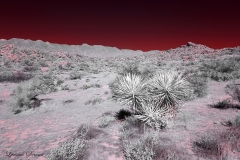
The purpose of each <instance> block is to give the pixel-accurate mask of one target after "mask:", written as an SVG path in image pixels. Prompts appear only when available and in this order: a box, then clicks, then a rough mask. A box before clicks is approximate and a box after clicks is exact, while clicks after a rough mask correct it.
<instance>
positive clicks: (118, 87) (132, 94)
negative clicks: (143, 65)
mask: <svg viewBox="0 0 240 160" xmlns="http://www.w3.org/2000/svg"><path fill="white" fill-rule="evenodd" d="M112 91H113V97H114V98H115V99H117V100H120V101H121V102H122V103H123V104H127V105H130V106H131V109H132V110H133V111H134V112H135V113H136V112H137V111H138V110H139V109H140V108H141V106H142V102H143V101H144V100H145V99H146V95H147V86H146V83H145V82H144V81H143V78H142V77H141V76H140V75H136V74H131V73H127V74H125V75H123V76H121V77H119V78H117V80H116V82H115V83H114V84H113V85H112Z"/></svg>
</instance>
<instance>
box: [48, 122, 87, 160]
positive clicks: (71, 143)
mask: <svg viewBox="0 0 240 160" xmlns="http://www.w3.org/2000/svg"><path fill="white" fill-rule="evenodd" d="M89 130H90V126H89V125H87V124H82V125H80V127H79V128H78V130H77V135H76V136H75V137H74V138H72V139H71V140H68V141H66V142H64V143H62V144H61V145H60V146H59V147H57V148H55V149H53V150H51V153H50V155H49V156H48V157H47V159H48V160H78V159H84V153H85V151H86V149H87V147H88V146H87V139H86V137H87V136H89Z"/></svg>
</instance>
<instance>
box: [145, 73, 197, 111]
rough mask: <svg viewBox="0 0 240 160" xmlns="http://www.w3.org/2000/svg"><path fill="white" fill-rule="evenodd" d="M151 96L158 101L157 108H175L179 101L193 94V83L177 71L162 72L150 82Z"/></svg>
mask: <svg viewBox="0 0 240 160" xmlns="http://www.w3.org/2000/svg"><path fill="white" fill-rule="evenodd" d="M148 91H149V95H150V96H151V97H152V98H154V100H156V101H157V106H158V107H159V108H162V107H166V108H169V107H174V106H177V105H178V104H179V103H178V102H179V101H181V100H183V99H184V98H186V97H190V96H191V95H192V94H193V89H192V85H191V83H189V82H188V81H187V80H186V78H185V77H183V76H182V74H179V73H178V72H176V71H171V70H170V71H161V72H159V73H157V74H156V75H155V76H154V77H153V79H151V80H150V81H149V82H148Z"/></svg>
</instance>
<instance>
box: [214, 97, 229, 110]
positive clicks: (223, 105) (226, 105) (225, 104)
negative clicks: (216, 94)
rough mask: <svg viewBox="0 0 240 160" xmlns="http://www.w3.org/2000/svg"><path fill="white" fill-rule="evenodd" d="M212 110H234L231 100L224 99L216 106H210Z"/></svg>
mask: <svg viewBox="0 0 240 160" xmlns="http://www.w3.org/2000/svg"><path fill="white" fill-rule="evenodd" d="M209 106H210V107H212V108H217V109H228V108H232V107H233V105H232V104H230V100H229V99H224V100H222V101H219V102H217V103H216V104H213V105H209Z"/></svg>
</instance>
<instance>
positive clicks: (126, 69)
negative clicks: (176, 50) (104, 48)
mask: <svg viewBox="0 0 240 160" xmlns="http://www.w3.org/2000/svg"><path fill="white" fill-rule="evenodd" d="M139 66H140V65H139V63H138V62H127V63H126V64H124V65H123V66H121V68H122V69H121V70H119V71H118V74H119V75H121V76H124V75H126V74H132V75H138V76H141V77H142V78H143V80H147V79H149V78H151V77H153V75H154V73H155V72H154V71H153V70H151V69H149V68H146V67H145V68H143V69H142V70H141V69H140V68H139Z"/></svg>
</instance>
